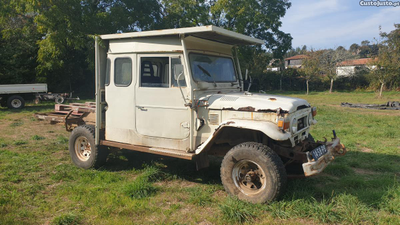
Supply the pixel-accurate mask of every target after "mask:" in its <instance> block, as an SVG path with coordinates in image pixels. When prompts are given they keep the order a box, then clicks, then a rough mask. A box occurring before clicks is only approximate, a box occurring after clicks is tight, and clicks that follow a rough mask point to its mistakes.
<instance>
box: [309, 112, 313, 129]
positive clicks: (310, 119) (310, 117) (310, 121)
mask: <svg viewBox="0 0 400 225" xmlns="http://www.w3.org/2000/svg"><path fill="white" fill-rule="evenodd" d="M312 121H313V115H312V113H310V114H308V126H311V124H312Z"/></svg>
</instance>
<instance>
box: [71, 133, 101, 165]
mask: <svg viewBox="0 0 400 225" xmlns="http://www.w3.org/2000/svg"><path fill="white" fill-rule="evenodd" d="M94 135H95V129H94V126H93V125H82V126H78V127H76V128H75V129H74V130H73V131H72V134H71V136H70V138H69V153H70V155H71V159H72V162H74V164H75V165H76V166H78V167H81V168H84V169H89V168H99V167H101V166H102V165H104V163H105V162H106V160H107V156H108V149H107V148H106V147H104V146H96V144H95V140H94V138H95V137H94Z"/></svg>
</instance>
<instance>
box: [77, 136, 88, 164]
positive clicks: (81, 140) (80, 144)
mask: <svg viewBox="0 0 400 225" xmlns="http://www.w3.org/2000/svg"><path fill="white" fill-rule="evenodd" d="M91 153H92V147H91V145H90V143H89V141H88V139H87V138H86V137H84V136H80V137H78V138H77V139H76V141H75V154H76V156H77V157H78V158H79V160H81V161H87V160H89V158H90V154H91Z"/></svg>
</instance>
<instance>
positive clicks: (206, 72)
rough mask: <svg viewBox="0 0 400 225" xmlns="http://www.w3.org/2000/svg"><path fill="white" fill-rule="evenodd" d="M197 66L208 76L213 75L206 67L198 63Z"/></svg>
mask: <svg viewBox="0 0 400 225" xmlns="http://www.w3.org/2000/svg"><path fill="white" fill-rule="evenodd" d="M197 67H199V69H201V71H203V73H205V74H206V75H207V76H209V77H211V74H210V73H209V72H208V71H207V70H206V69H204V68H203V67H201V66H200V65H197ZM211 78H212V77H211Z"/></svg>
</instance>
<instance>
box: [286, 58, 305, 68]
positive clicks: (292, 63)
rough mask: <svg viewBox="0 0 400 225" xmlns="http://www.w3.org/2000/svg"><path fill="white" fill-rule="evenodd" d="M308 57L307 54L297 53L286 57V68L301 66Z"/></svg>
mask: <svg viewBox="0 0 400 225" xmlns="http://www.w3.org/2000/svg"><path fill="white" fill-rule="evenodd" d="M306 58H308V56H306V55H295V56H292V57H289V58H286V59H285V68H286V69H287V68H301V65H302V64H303V60H304V59H306Z"/></svg>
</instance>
